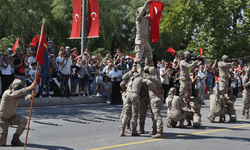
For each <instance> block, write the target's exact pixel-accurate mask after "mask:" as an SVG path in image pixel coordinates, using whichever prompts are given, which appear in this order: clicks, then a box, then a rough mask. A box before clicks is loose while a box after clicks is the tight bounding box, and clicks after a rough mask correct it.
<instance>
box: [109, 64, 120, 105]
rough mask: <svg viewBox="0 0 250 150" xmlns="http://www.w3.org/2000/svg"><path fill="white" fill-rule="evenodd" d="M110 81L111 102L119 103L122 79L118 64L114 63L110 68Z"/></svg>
mask: <svg viewBox="0 0 250 150" xmlns="http://www.w3.org/2000/svg"><path fill="white" fill-rule="evenodd" d="M108 77H109V79H110V81H111V82H112V83H113V85H112V94H111V97H112V104H114V103H120V100H121V93H120V92H121V87H120V83H121V80H122V72H121V71H120V70H118V66H117V65H115V67H114V70H111V71H110V73H109V75H108Z"/></svg>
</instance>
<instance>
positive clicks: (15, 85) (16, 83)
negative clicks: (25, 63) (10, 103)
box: [9, 79, 23, 90]
mask: <svg viewBox="0 0 250 150" xmlns="http://www.w3.org/2000/svg"><path fill="white" fill-rule="evenodd" d="M15 88H18V89H21V88H23V82H22V81H21V80H20V79H15V80H14V81H13V82H12V83H11V84H10V86H9V89H10V90H12V89H15Z"/></svg>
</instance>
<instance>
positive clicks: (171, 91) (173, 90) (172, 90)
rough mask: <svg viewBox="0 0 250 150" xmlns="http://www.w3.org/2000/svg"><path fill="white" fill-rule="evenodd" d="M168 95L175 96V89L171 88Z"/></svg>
mask: <svg viewBox="0 0 250 150" xmlns="http://www.w3.org/2000/svg"><path fill="white" fill-rule="evenodd" d="M168 94H169V95H170V94H174V95H175V94H176V88H175V87H172V88H171V89H170V90H169V92H168Z"/></svg>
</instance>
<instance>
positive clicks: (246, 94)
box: [241, 68, 250, 119]
mask: <svg viewBox="0 0 250 150" xmlns="http://www.w3.org/2000/svg"><path fill="white" fill-rule="evenodd" d="M245 72H246V74H245V75H244V77H243V79H242V85H243V87H244V90H243V101H242V109H241V118H243V119H248V118H249V107H250V78H249V68H247V69H246V70H245Z"/></svg>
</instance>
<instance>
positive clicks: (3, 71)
mask: <svg viewBox="0 0 250 150" xmlns="http://www.w3.org/2000/svg"><path fill="white" fill-rule="evenodd" d="M2 63H3V64H4V65H5V66H6V63H4V62H2ZM2 74H3V75H11V66H10V64H9V65H8V67H7V68H6V69H4V68H3V67H2Z"/></svg>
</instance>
